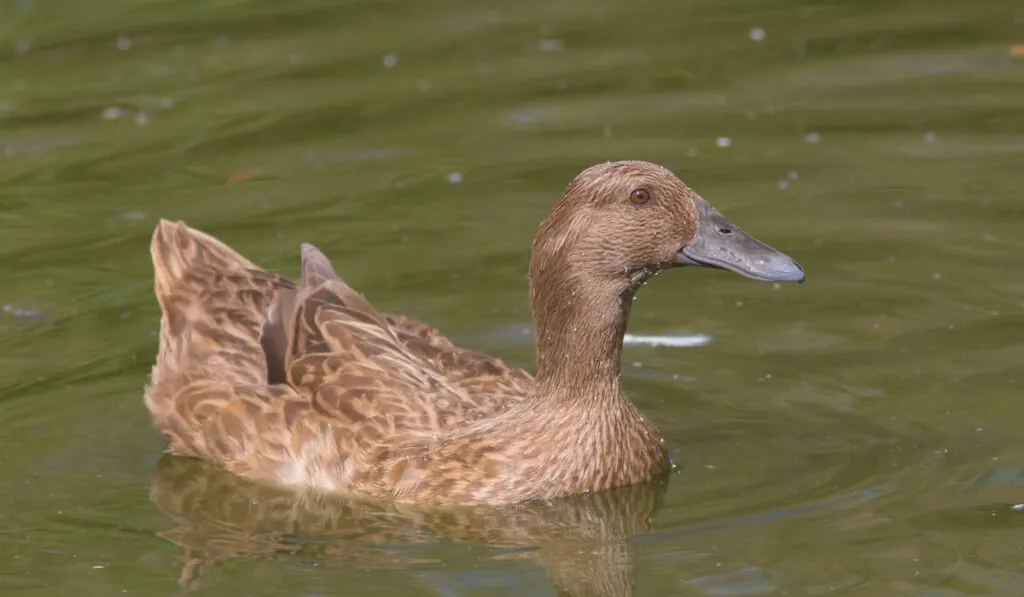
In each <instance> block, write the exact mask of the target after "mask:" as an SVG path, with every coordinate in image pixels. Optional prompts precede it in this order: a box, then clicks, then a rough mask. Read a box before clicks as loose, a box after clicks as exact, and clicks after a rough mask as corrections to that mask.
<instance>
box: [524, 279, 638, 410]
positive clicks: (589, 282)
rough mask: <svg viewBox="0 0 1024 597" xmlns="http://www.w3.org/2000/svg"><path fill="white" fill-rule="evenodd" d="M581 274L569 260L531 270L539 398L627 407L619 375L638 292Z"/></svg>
mask: <svg viewBox="0 0 1024 597" xmlns="http://www.w3.org/2000/svg"><path fill="white" fill-rule="evenodd" d="M581 269H584V268H580V267H578V266H577V265H575V264H573V263H571V260H569V259H564V260H557V261H555V262H551V261H549V262H547V263H545V264H543V265H539V266H538V265H535V266H533V267H531V275H530V299H531V305H532V308H533V314H534V315H533V317H534V325H535V332H536V340H535V342H536V344H535V347H536V355H537V392H538V395H539V397H541V399H543V400H544V401H545V402H550V403H554V404H557V405H558V406H565V405H566V403H577V404H578V403H594V402H601V403H608V402H611V403H619V404H623V405H626V404H629V401H628V399H627V398H626V397H625V394H624V393H623V392H622V387H621V380H620V376H619V374H620V370H621V364H620V359H621V355H622V339H623V336H624V335H625V333H626V324H627V321H628V319H629V310H630V306H631V305H632V303H633V296H634V294H635V292H636V286H635V285H633V284H631V283H630V281H629V280H621V281H620V280H599V279H595V278H594V277H591V276H588V275H586V274H587V272H586V271H580V270H581ZM595 406H596V405H595ZM603 406H607V404H605V405H603Z"/></svg>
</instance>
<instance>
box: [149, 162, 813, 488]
mask: <svg viewBox="0 0 1024 597" xmlns="http://www.w3.org/2000/svg"><path fill="white" fill-rule="evenodd" d="M152 255H153V262H154V267H155V270H156V283H155V291H156V296H157V299H158V301H159V303H160V306H161V309H162V313H163V315H162V319H161V329H160V352H159V355H158V357H157V361H156V364H155V366H154V368H153V375H152V382H151V384H150V386H149V387H148V388H147V391H146V405H147V407H148V408H149V410H150V412H151V414H152V416H153V419H154V422H155V424H156V426H157V428H158V429H159V430H160V431H161V432H163V433H164V434H166V435H168V436H169V437H170V440H171V442H170V446H169V448H168V450H169V451H170V452H172V453H175V454H181V455H186V456H192V457H196V458H201V459H204V460H208V461H211V462H213V463H215V464H217V465H219V466H221V467H224V468H226V469H227V470H229V471H232V472H234V473H236V474H238V475H241V476H244V477H248V478H251V479H254V480H257V481H261V482H266V483H271V484H275V485H287V486H297V487H307V488H315V489H318V490H326V491H332V492H341V493H346V494H351V495H357V496H366V497H371V498H381V499H388V500H395V501H399V502H415V503H441V504H465V505H485V504H503V503H512V502H519V501H524V500H532V499H552V498H557V497H561V496H566V495H572V494H578V493H583V492H587V491H597V490H602V489H607V488H611V487H617V486H623V485H630V484H635V483H640V482H645V481H648V480H651V479H653V478H656V477H658V476H660V475H661V474H663V473H665V472H667V471H668V469H669V461H668V454H667V451H666V449H665V446H664V442H663V440H662V438H661V435H660V434H659V432H658V430H657V429H656V428H655V427H654V425H652V424H651V423H650V422H649V421H648V420H647V419H645V418H644V416H643V415H642V414H641V413H640V412H639V411H638V410H637V408H636V407H635V406H634V405H633V403H632V402H631V401H630V400H629V399H628V398H627V397H626V395H625V393H624V392H623V390H622V387H621V383H620V371H619V366H620V362H619V361H620V353H621V350H622V338H623V335H624V333H625V330H626V323H627V320H628V317H629V310H630V307H631V305H632V297H633V295H634V293H635V292H636V290H637V289H638V288H639V287H640V286H641V285H642V284H643V283H644V282H645V281H646V280H647V279H648V278H649V277H650V276H652V275H654V274H655V273H656V272H658V271H661V270H663V269H666V268H670V267H677V266H683V265H698V266H704V267H715V268H723V269H729V270H733V271H735V272H737V273H740V274H743V275H745V276H747V277H750V278H753V279H757V280H769V281H802V280H803V271H802V270H801V269H800V267H799V266H798V265H797V264H796V263H795V262H794V261H793V260H792V259H790V258H789V257H787V256H786V255H784V254H782V253H780V252H778V251H776V250H774V249H772V248H771V247H769V246H767V245H765V244H763V243H761V242H760V241H757V240H756V239H753V238H752V237H750V236H748V235H747V234H746V233H744V232H743V231H742V230H741V229H739V228H738V227H736V226H734V225H733V224H731V223H729V222H728V220H726V219H725V218H724V217H723V216H722V215H721V214H719V213H718V212H717V211H715V210H714V209H713V208H712V207H711V206H710V205H709V204H708V203H707V202H705V201H704V200H703V199H702V198H700V196H698V195H697V194H696V193H695V192H693V191H692V190H691V189H690V188H689V187H687V186H686V185H685V184H683V183H682V182H681V181H680V180H679V179H678V178H677V177H676V176H675V175H673V174H672V173H671V172H670V171H668V170H666V169H664V168H662V167H660V166H656V165H654V164H650V163H646V162H612V163H606V164H600V165H597V166H593V167H591V168H588V169H587V170H584V171H583V172H582V173H580V174H579V175H578V176H577V177H576V178H575V179H574V180H573V181H572V183H570V185H569V186H568V188H567V189H566V191H565V193H564V194H563V196H562V198H561V199H560V200H559V201H558V202H557V203H556V205H555V207H554V208H553V209H552V211H551V212H550V214H549V215H548V217H547V218H546V219H545V221H544V223H543V224H542V225H541V226H540V229H539V230H538V232H537V235H536V237H535V240H534V243H533V251H532V257H531V262H530V300H531V306H532V308H533V314H534V323H535V326H536V352H537V372H536V375H535V376H534V375H531V374H530V373H528V372H527V371H525V370H523V369H520V368H518V367H514V366H511V365H509V364H506V363H505V362H503V361H502V360H500V359H497V358H493V357H490V356H487V355H484V354H481V353H479V352H475V351H472V350H468V349H464V348H460V347H457V346H455V345H454V344H452V343H451V342H450V341H449V340H447V339H446V338H445V337H444V336H442V335H441V334H440V333H439V332H438V331H437V330H435V329H433V328H431V327H429V326H427V325H425V324H423V323H420V322H418V321H415V320H412V319H409V318H406V317H403V316H395V315H388V314H383V313H380V312H378V311H376V310H375V309H374V308H373V307H372V306H371V305H370V304H369V303H368V302H367V301H366V300H365V299H364V298H363V297H362V296H360V295H359V294H358V293H357V292H356V291H354V290H353V289H352V288H350V287H349V286H348V285H346V284H345V283H344V282H343V281H342V280H341V279H340V278H339V277H338V276H337V275H336V274H335V272H334V270H333V268H332V267H331V264H330V262H329V261H328V259H327V258H326V257H325V256H324V255H323V253H321V252H320V251H319V250H318V249H316V248H315V247H314V246H312V245H308V244H306V245H303V246H302V278H301V280H300V281H299V282H298V283H294V282H292V281H290V280H288V279H286V278H284V277H282V276H279V275H277V274H273V273H270V272H266V271H264V270H262V269H261V268H259V267H257V266H256V265H254V264H253V263H251V262H250V261H248V260H247V259H245V258H244V257H242V256H241V255H239V254H238V253H237V252H235V251H234V250H233V249H231V248H230V247H228V246H227V245H225V244H224V243H222V242H220V241H219V240H217V239H215V238H213V237H211V236H209V235H207V234H204V233H202V232H199V231H197V230H194V229H192V228H189V227H188V226H186V225H185V224H184V223H180V222H178V223H172V222H168V221H165V220H162V221H161V222H160V224H159V225H158V227H157V229H156V231H155V233H154V235H153V242H152Z"/></svg>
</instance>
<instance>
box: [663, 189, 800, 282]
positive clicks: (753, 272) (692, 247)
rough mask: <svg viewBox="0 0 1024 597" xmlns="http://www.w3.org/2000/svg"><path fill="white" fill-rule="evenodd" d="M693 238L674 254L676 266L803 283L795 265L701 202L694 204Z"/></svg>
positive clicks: (783, 254)
mask: <svg viewBox="0 0 1024 597" xmlns="http://www.w3.org/2000/svg"><path fill="white" fill-rule="evenodd" d="M696 205H697V213H698V215H699V221H698V224H697V237H696V238H694V239H693V242H691V243H690V244H689V245H687V246H685V247H683V248H682V249H681V250H680V251H679V254H678V258H679V263H680V265H698V266H701V267H713V268H718V269H727V270H729V271H731V272H736V273H737V274H740V275H741V276H745V277H747V278H750V279H752V280H760V281H762V282H803V281H804V270H803V268H802V267H800V264H798V263H797V262H796V261H793V259H792V258H791V257H790V256H789V255H786V254H785V253H782V252H781V251H776V250H775V249H773V248H771V247H769V246H768V245H766V244H764V243H763V242H761V241H759V240H757V239H756V238H754V237H752V236H750V235H749V234H747V233H746V232H744V231H743V230H742V229H740V228H739V227H738V226H736V225H735V224H733V223H732V222H730V221H729V220H728V219H726V217H725V216H723V215H722V214H720V213H718V211H717V210H716V209H715V208H714V207H711V204H710V203H708V202H707V201H704V200H703V199H698V200H697V201H696Z"/></svg>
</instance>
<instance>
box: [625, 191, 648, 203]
mask: <svg viewBox="0 0 1024 597" xmlns="http://www.w3.org/2000/svg"><path fill="white" fill-rule="evenodd" d="M629 200H630V201H632V202H633V204H634V205H643V204H644V203H647V202H648V201H650V200H651V194H650V193H649V192H648V191H647V189H636V190H634V191H633V192H632V193H630V194H629Z"/></svg>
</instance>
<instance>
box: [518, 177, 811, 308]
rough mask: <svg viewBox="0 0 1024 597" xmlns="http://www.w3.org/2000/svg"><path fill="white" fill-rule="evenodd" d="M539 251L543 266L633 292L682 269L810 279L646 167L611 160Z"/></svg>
mask: <svg viewBox="0 0 1024 597" xmlns="http://www.w3.org/2000/svg"><path fill="white" fill-rule="evenodd" d="M534 251H535V257H541V260H542V261H548V259H544V255H546V256H548V257H554V256H555V254H559V256H560V257H561V258H560V259H556V261H560V262H562V263H563V264H566V261H568V262H569V263H571V264H572V266H573V267H572V269H573V270H575V271H577V272H579V273H584V274H585V275H586V276H587V277H588V278H590V279H591V280H595V281H597V280H601V279H604V280H606V281H609V282H610V281H613V280H618V281H622V282H626V285H627V286H628V287H631V288H633V289H635V287H636V285H637V284H639V283H641V282H642V281H643V280H646V279H647V278H648V277H649V276H650V275H652V274H653V273H656V272H658V271H661V270H662V269H665V268H669V267H681V266H700V267H708V268H717V269H724V270H729V271H732V272H735V273H737V274H740V275H742V276H745V277H747V278H751V279H753V280H760V281H765V282H803V280H804V271H803V268H801V267H800V265H799V264H797V262H796V261H794V260H793V259H792V258H790V257H789V256H788V255H786V254H784V253H782V252H780V251H777V250H775V249H773V248H772V247H770V246H768V245H767V244H765V243H763V242H761V241H759V240H757V239H756V238H754V237H752V236H750V235H749V234H747V233H746V232H744V231H743V229H741V228H740V227H739V226H736V225H735V224H733V223H732V222H730V221H729V220H728V219H726V217H725V216H723V215H722V214H721V213H719V212H718V211H717V210H716V209H715V208H714V207H712V206H711V204H710V203H708V202H707V201H705V200H704V199H703V198H702V197H701V196H700V195H698V194H697V193H696V192H694V191H693V190H692V189H691V188H690V187H688V186H686V185H685V184H684V183H683V182H682V181H681V180H679V178H677V177H676V176H675V174H673V173H672V172H671V171H669V170H667V169H665V168H663V167H661V166H658V165H655V164H651V163H648V162H632V161H631V162H609V163H605V164H599V165H596V166H592V167H590V168H587V169H586V170H584V171H583V172H581V173H580V174H579V175H578V176H577V177H576V178H575V179H574V180H573V181H572V182H571V183H570V184H569V186H568V188H567V189H566V191H565V193H564V195H563V196H562V198H561V199H560V200H559V202H558V203H557V204H556V205H555V207H554V208H553V209H552V211H551V213H550V214H549V216H548V218H547V220H546V221H545V223H544V224H543V225H542V226H541V230H540V231H539V233H538V235H537V240H536V241H535V243H534ZM537 253H540V255H537ZM545 269H546V268H545ZM535 273H539V272H535Z"/></svg>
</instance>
